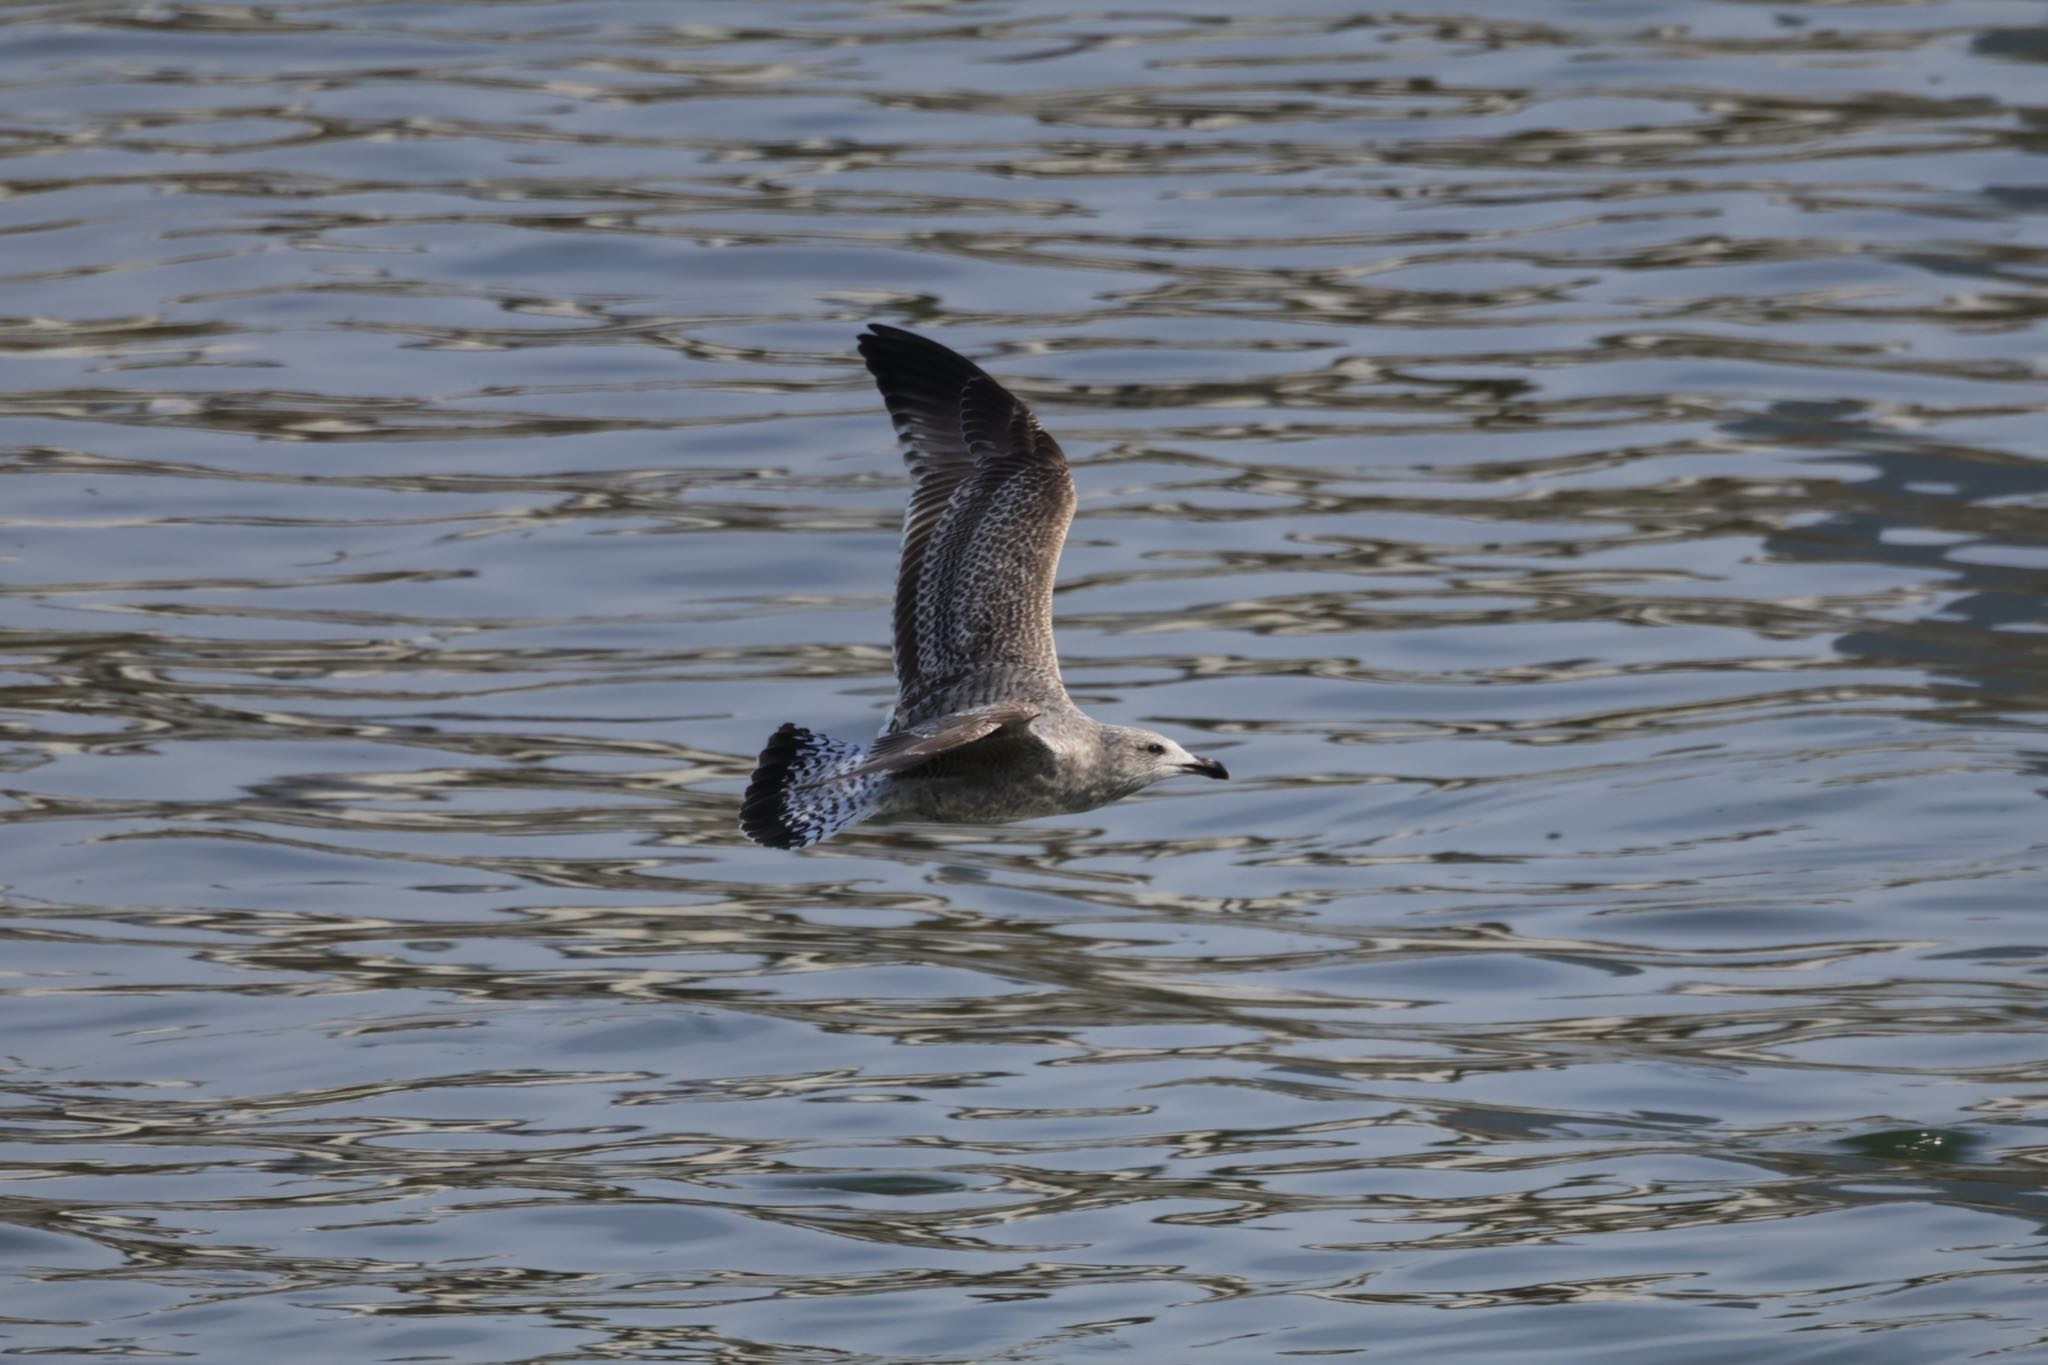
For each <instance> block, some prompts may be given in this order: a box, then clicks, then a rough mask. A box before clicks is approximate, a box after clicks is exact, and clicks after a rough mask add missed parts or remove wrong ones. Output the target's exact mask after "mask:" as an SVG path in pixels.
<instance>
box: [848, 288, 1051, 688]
mask: <svg viewBox="0 0 2048 1365" xmlns="http://www.w3.org/2000/svg"><path fill="white" fill-rule="evenodd" d="M860 353H861V356H862V358H863V359H865V360H866V361H867V366H868V370H869V372H870V373H872V374H873V375H874V377H875V384H876V386H877V387H878V388H880V390H881V392H882V399H883V401H884V402H885V403H886V404H887V405H888V408H889V415H890V417H891V418H892V419H893V420H894V421H895V424H896V431H897V434H898V435H899V436H900V437H901V438H902V440H903V443H904V457H905V459H906V461H907V462H908V464H909V466H910V473H911V478H912V481H913V487H912V491H911V495H910V505H909V507H908V508H907V509H906V510H905V512H904V518H903V554H902V560H901V563H900V564H899V566H898V569H897V576H896V615H895V657H896V679H897V685H898V689H899V695H898V701H897V724H898V725H901V726H908V725H912V724H914V723H915V722H917V721H919V720H921V719H926V718H929V717H931V716H932V715H934V714H944V713H946V712H950V711H954V710H957V709H958V707H959V702H960V700H961V695H962V692H963V689H967V690H968V691H970V692H971V690H972V688H971V682H972V680H973V679H974V678H975V677H976V675H1003V676H1004V677H1006V678H1007V679H1008V680H1009V683H1010V685H1011V686H1013V687H1020V688H1022V689H1023V690H1024V692H1025V693H1031V692H1040V693H1046V694H1048V695H1050V694H1057V696H1058V697H1059V698H1060V699H1062V700H1063V699H1064V698H1065V695H1066V694H1065V692H1064V690H1063V689H1061V687H1060V682H1059V657H1058V654H1057V652H1056V651H1055V649H1054V646H1053V636H1052V588H1053V577H1054V574H1055V571H1056V570H1057V568H1058V565H1059V556H1060V548H1061V546H1062V545H1063V544H1064V543H1065V541H1066V534H1067V525H1068V523H1069V522H1070V521H1072V519H1073V515H1074V482H1073V478H1072V476H1071V475H1069V474H1068V472H1067V461H1066V456H1065V455H1064V454H1062V453H1061V451H1060V448H1059V444H1058V443H1057V442H1056V441H1054V440H1053V439H1052V437H1051V436H1049V435H1047V434H1046V432H1045V429H1044V428H1043V427H1041V426H1040V425H1039V424H1038V419H1037V418H1036V417H1034V416H1033V415H1032V413H1031V410H1030V409H1029V408H1027V407H1026V406H1025V405H1024V404H1023V403H1022V402H1021V401H1019V400H1018V399H1017V397H1016V396H1015V395H1014V394H1012V393H1011V392H1010V391H1009V390H1007V389H1005V388H1004V387H1003V386H1002V385H1000V384H998V383H996V381H995V380H993V379H991V378H989V376H988V375H987V374H986V373H984V372H983V371H982V369H981V368H980V367H979V366H977V365H975V364H974V363H973V362H972V361H970V360H967V359H966V358H965V357H963V356H960V355H958V354H956V353H955V352H953V351H951V350H949V349H947V348H946V347H944V346H941V345H939V344H938V343H937V342H935V341H931V340H928V339H926V338H924V337H921V336H918V335H916V334H915V333H912V332H906V331H904V330H902V329H901V328H897V327H888V326H884V325H883V324H880V323H876V324H873V325H872V326H871V327H870V329H869V331H868V333H867V334H866V335H864V336H862V337H861V339H860ZM972 699H973V700H990V699H993V698H990V697H974V698H972Z"/></svg>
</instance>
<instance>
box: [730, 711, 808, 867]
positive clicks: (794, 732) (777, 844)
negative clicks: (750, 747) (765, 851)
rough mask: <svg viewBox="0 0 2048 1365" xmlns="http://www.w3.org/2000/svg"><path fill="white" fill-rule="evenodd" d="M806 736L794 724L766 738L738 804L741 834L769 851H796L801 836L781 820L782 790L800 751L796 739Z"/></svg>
mask: <svg viewBox="0 0 2048 1365" xmlns="http://www.w3.org/2000/svg"><path fill="white" fill-rule="evenodd" d="M804 733H806V732H805V731H804V730H802V729H800V728H799V727H798V726H797V725H796V724H795V722H793V721H792V722H786V723H785V724H784V725H783V726H782V728H781V729H779V730H777V731H776V732H775V733H774V734H772V735H770V736H769V737H768V747H767V748H765V749H763V750H761V758H760V761H759V762H758V763H757V764H756V765H755V767H754V780H753V781H751V782H749V783H747V794H746V796H745V797H744V798H742V799H741V801H740V832H741V833H743V834H745V835H746V836H747V837H748V838H749V839H752V840H753V841H754V842H755V843H757V844H763V845H765V846H767V847H769V848H798V847H800V846H802V844H803V836H802V835H801V834H799V833H797V832H796V831H795V830H793V829H791V828H790V827H789V825H788V824H787V823H785V822H784V820H783V815H782V790H783V788H784V787H786V786H788V785H789V769H790V765H791V764H792V763H794V762H795V761H796V758H797V754H798V751H799V749H800V748H801V745H800V742H799V740H798V738H797V737H798V736H799V735H802V734H804Z"/></svg>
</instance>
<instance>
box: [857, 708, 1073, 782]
mask: <svg viewBox="0 0 2048 1365" xmlns="http://www.w3.org/2000/svg"><path fill="white" fill-rule="evenodd" d="M1040 713H1041V710H1040V708H1039V707H1037V706H1034V705H1033V704H1032V703H1030V702H1028V701H1005V702H997V703H996V704H995V705H993V706H977V707H975V708H973V709H972V710H968V711H955V712H952V713H951V714H949V715H943V716H937V717H934V718H933V719H931V720H928V721H924V722H922V723H920V724H917V725H911V726H907V727H904V728H902V729H897V730H892V731H890V732H889V733H888V734H886V735H884V736H882V737H881V738H880V739H878V740H876V741H875V742H874V744H873V745H872V746H870V747H869V749H868V753H867V758H866V759H865V761H863V762H862V763H861V764H860V766H859V767H856V768H849V769H847V770H846V771H845V772H843V773H840V774H837V775H836V777H835V778H834V779H833V780H835V781H838V780H843V779H845V778H849V777H864V776H866V775H867V774H869V773H900V772H903V771H905V770H906V769H909V768H915V767H917V766H918V765H919V764H920V763H924V762H926V761H928V760H930V759H934V758H937V757H938V756H939V755H940V754H948V753H952V752H953V751H954V750H956V749H964V748H966V747H967V746H968V745H970V744H973V743H975V742H977V741H979V740H983V739H987V738H988V737H989V736H990V735H993V734H994V733H996V731H998V730H1005V729H1010V728H1011V727H1013V726H1018V725H1023V724H1024V723H1026V722H1027V721H1030V720H1031V719H1033V718H1034V717H1036V716H1038V715H1039V714H1040Z"/></svg>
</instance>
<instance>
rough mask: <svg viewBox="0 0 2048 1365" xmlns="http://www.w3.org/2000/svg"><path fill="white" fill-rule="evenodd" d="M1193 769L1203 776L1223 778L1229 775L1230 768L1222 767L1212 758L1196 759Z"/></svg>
mask: <svg viewBox="0 0 2048 1365" xmlns="http://www.w3.org/2000/svg"><path fill="white" fill-rule="evenodd" d="M1195 771H1196V772H1198V773H1200V774H1201V775H1202V776H1204V777H1214V778H1218V779H1223V778H1228V777H1229V776H1230V769H1228V768H1226V767H1224V766H1223V765H1222V764H1221V763H1218V762H1217V761H1216V760H1215V759H1213V758H1204V759H1200V760H1198V761H1197V762H1196V764H1195Z"/></svg>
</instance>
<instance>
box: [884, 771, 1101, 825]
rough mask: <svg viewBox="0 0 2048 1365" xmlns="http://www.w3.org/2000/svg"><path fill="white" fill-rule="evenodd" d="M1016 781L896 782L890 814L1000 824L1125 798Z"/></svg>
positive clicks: (1081, 788)
mask: <svg viewBox="0 0 2048 1365" xmlns="http://www.w3.org/2000/svg"><path fill="white" fill-rule="evenodd" d="M1123 794H1124V793H1122V792H1121V791H1106V790H1105V791H1097V790H1095V789H1093V788H1091V787H1088V786H1085V785H1083V786H1075V785H1070V784H1059V783H1054V782H1049V781H1045V780H1043V779H1041V778H1038V777H1035V776H1032V777H1020V778H1018V779H1014V780H1008V781H992V780H989V779H987V778H967V777H913V778H909V779H902V778H899V779H898V780H897V781H896V782H894V783H892V784H891V791H890V794H889V804H888V807H887V810H888V813H889V814H891V815H897V816H901V817H903V818H905V819H910V820H932V821H938V822H944V823H958V824H1002V823H1004V822H1006V821H1010V820H1032V819H1036V818H1037V817H1039V816H1041V815H1069V814H1072V813H1073V812H1075V811H1082V810H1093V809H1095V807H1097V806H1101V805H1106V804H1107V803H1109V802H1111V801H1114V800H1116V799H1117V798H1118V797H1119V796H1121V795H1123Z"/></svg>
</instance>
